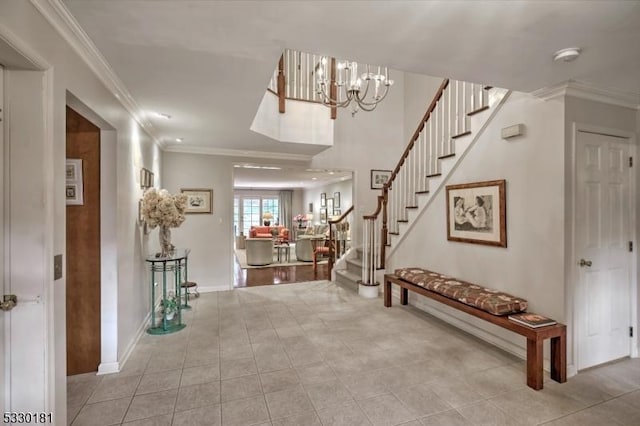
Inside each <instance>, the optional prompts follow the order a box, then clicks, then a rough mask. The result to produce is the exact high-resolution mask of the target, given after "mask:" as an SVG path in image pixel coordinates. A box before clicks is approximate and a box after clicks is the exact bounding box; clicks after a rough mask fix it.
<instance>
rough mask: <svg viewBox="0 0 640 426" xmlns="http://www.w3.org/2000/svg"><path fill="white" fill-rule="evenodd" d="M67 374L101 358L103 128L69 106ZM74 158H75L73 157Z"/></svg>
mask: <svg viewBox="0 0 640 426" xmlns="http://www.w3.org/2000/svg"><path fill="white" fill-rule="evenodd" d="M66 117H67V121H66V123H67V124H66V156H67V160H68V161H67V168H66V169H65V172H66V180H67V184H66V190H65V192H66V197H67V207H66V210H67V211H66V230H67V231H66V247H67V256H66V259H67V291H66V305H67V309H66V311H67V375H75V374H81V373H89V372H95V371H98V366H99V365H100V360H101V302H100V300H101V297H100V293H101V253H100V251H101V248H100V129H99V128H98V127H97V126H95V125H94V124H93V123H91V122H90V121H89V120H87V119H86V118H85V117H83V116H82V115H80V114H79V113H77V112H76V111H74V110H73V109H71V108H69V107H67V111H66ZM69 160H73V161H69Z"/></svg>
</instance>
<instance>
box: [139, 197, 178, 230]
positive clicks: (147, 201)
mask: <svg viewBox="0 0 640 426" xmlns="http://www.w3.org/2000/svg"><path fill="white" fill-rule="evenodd" d="M186 208H187V196H186V195H185V194H178V195H171V194H170V193H169V191H167V190H166V189H161V190H159V191H158V190H156V189H155V188H150V189H148V190H147V191H146V192H145V193H144V197H143V198H142V215H143V216H144V220H145V221H146V222H147V225H148V226H149V227H150V228H151V229H153V228H155V227H156V226H166V227H169V228H177V227H178V226H180V225H181V224H182V222H184V219H185V217H184V211H185V209H186Z"/></svg>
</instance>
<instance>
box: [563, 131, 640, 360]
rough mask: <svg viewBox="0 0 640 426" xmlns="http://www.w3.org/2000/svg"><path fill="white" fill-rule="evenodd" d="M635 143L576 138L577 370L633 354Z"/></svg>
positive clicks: (581, 134) (586, 136)
mask: <svg viewBox="0 0 640 426" xmlns="http://www.w3.org/2000/svg"><path fill="white" fill-rule="evenodd" d="M630 142H631V141H630V139H629V138H623V137H617V136H611V135H606V134H600V133H593V132H586V131H578V132H577V134H576V205H575V208H576V263H577V265H578V282H577V294H576V296H577V304H576V307H577V312H576V313H577V337H578V344H577V351H578V354H577V355H578V357H577V362H578V366H577V367H578V369H584V368H588V367H592V366H595V365H598V364H602V363H605V362H608V361H612V360H615V359H619V358H623V357H626V356H629V355H630V354H631V343H632V338H631V334H630V327H631V325H632V301H633V298H632V297H631V296H632V294H633V287H632V286H633V285H634V284H633V283H634V279H633V276H632V272H633V252H632V250H633V248H632V244H633V241H634V240H635V238H634V237H633V235H632V230H633V229H634V227H633V209H634V208H633V206H634V205H635V194H634V193H633V191H632V184H631V182H632V175H633V172H632V171H633V169H632V168H631V160H630V158H631V155H632V154H631V151H632V145H631V143H630Z"/></svg>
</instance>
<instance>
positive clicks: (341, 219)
mask: <svg viewBox="0 0 640 426" xmlns="http://www.w3.org/2000/svg"><path fill="white" fill-rule="evenodd" d="M354 208H355V207H354V206H351V207H349V208H348V209H347V211H346V212H344V213H342V216H340V217H339V218H337V219H335V220H329V224H330V225H335V224H336V223H339V222H342V221H343V220H344V219H346V218H347V216H348V215H349V213H351V212H352V211H353V209H354Z"/></svg>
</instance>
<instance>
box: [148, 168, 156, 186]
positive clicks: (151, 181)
mask: <svg viewBox="0 0 640 426" xmlns="http://www.w3.org/2000/svg"><path fill="white" fill-rule="evenodd" d="M153 177H154V175H153V172H152V171H149V182H147V183H148V184H149V186H148V188H153V185H154V180H155V179H154V178H153Z"/></svg>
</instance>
